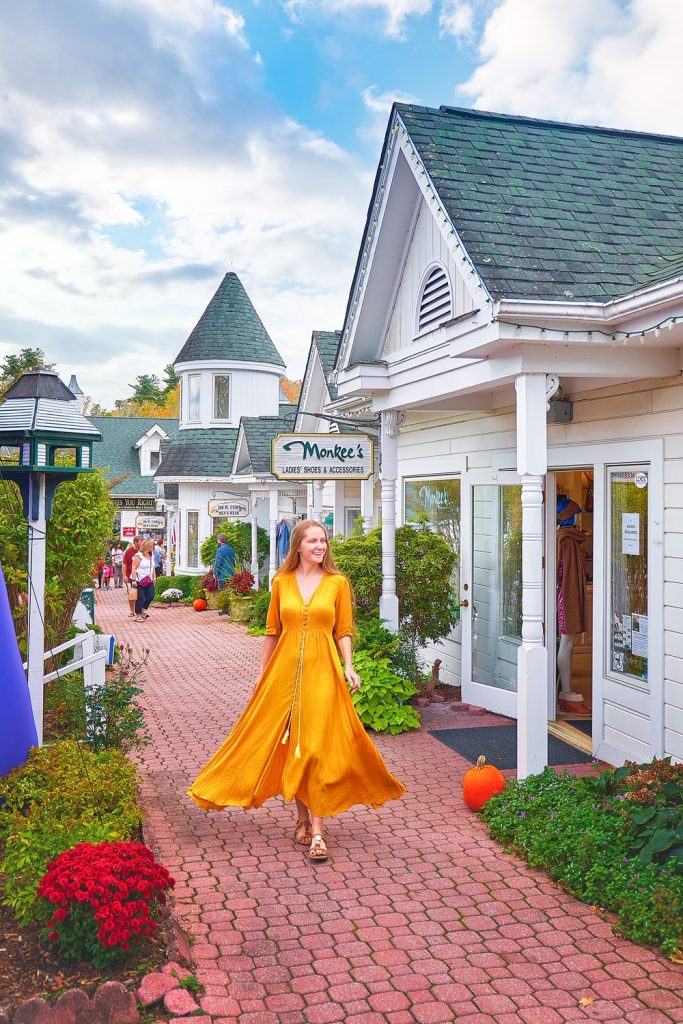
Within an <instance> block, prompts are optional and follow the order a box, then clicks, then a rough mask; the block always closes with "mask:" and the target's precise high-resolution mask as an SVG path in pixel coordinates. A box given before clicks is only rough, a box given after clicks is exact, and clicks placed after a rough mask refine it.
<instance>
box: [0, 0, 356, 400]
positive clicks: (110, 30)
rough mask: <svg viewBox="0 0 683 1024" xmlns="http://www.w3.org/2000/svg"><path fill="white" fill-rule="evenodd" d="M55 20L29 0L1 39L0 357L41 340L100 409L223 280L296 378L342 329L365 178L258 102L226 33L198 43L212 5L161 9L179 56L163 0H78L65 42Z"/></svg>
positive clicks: (176, 342) (177, 334)
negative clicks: (327, 331) (324, 336)
mask: <svg viewBox="0 0 683 1024" xmlns="http://www.w3.org/2000/svg"><path fill="white" fill-rule="evenodd" d="M57 6H58V5H55V7H52V5H48V7H47V8H46V7H45V6H44V5H43V4H42V3H41V2H40V0H24V2H23V3H22V5H18V6H17V7H16V8H14V11H13V17H11V18H10V17H9V16H7V17H6V19H5V20H6V22H7V21H9V30H10V31H9V32H8V33H7V34H6V35H5V37H4V39H5V42H3V41H2V40H0V97H1V96H2V95H3V94H4V95H5V97H6V102H4V103H3V102H2V100H0V108H1V109H0V113H1V114H2V122H3V132H2V133H1V134H0V182H2V183H3V184H2V185H0V219H1V220H2V222H3V242H2V254H3V268H4V270H3V275H4V276H3V296H2V299H0V358H2V357H3V356H4V355H6V354H8V353H9V352H12V351H16V350H17V349H18V348H19V347H26V346H39V347H41V348H43V349H44V351H45V353H46V355H47V356H48V358H49V359H50V360H52V361H56V362H57V364H58V369H59V370H60V371H61V372H62V375H63V376H65V377H66V379H67V380H68V376H69V375H70V374H71V373H72V372H76V373H77V374H78V378H79V383H80V384H81V387H82V388H83V390H84V391H86V392H87V393H90V394H92V395H93V397H94V398H95V400H96V401H100V402H104V403H111V402H112V401H113V400H114V399H115V398H117V397H121V396H123V395H125V394H126V393H127V387H126V386H127V384H128V383H132V381H133V380H134V379H135V377H136V376H137V375H138V374H139V373H143V372H148V371H149V370H150V368H154V369H157V370H158V369H159V368H162V367H163V366H164V365H165V364H166V363H168V362H170V361H171V360H172V359H173V358H174V357H175V356H176V354H177V352H178V351H179V349H180V348H181V346H182V344H183V343H184V341H185V339H186V338H187V336H188V334H189V332H190V331H191V330H192V328H193V327H194V325H195V323H196V322H197V320H198V319H199V316H200V315H201V313H202V311H203V309H204V307H205V306H206V304H207V303H208V301H209V299H210V298H211V296H212V294H213V292H214V291H215V289H216V287H217V286H218V284H219V282H220V280H221V278H222V276H223V274H224V273H225V272H226V271H227V270H229V269H234V270H235V271H236V272H237V273H238V274H239V276H240V277H241V279H242V281H243V283H244V285H245V287H246V288H247V291H248V292H249V294H250V296H251V297H252V300H253V302H254V304H255V306H256V309H257V310H258V312H259V314H260V315H261V317H262V319H263V321H264V323H265V324H266V326H267V327H268V329H269V331H270V332H271V335H272V337H273V340H274V341H275V344H276V345H277V346H278V348H279V349H280V351H281V353H282V355H283V357H284V359H285V361H286V362H287V364H288V369H289V370H290V372H291V373H292V374H294V375H297V374H301V372H302V370H303V365H304V359H305V355H306V352H307V349H308V344H309V341H310V334H311V331H312V330H313V329H314V328H319V327H321V328H335V327H340V326H341V322H342V317H343V313H344V308H345V302H346V295H347V291H348V287H349V284H350V280H349V279H347V278H346V277H345V276H344V274H343V272H342V273H340V267H341V268H344V267H348V277H349V278H350V274H351V271H352V267H353V263H354V259H355V254H356V249H357V245H358V240H359V238H358V236H359V233H360V229H361V226H362V223H363V217H364V212H365V207H366V205H367V200H368V195H369V193H370V189H371V185H372V180H371V175H370V173H369V172H366V171H365V170H364V168H362V167H361V166H360V165H359V163H358V162H357V161H356V160H355V159H354V158H353V157H351V156H350V155H349V154H348V153H347V152H345V151H344V150H343V149H342V148H341V147H339V146H338V145H337V144H335V143H334V142H333V141H332V140H330V139H329V138H327V137H325V136H324V135H322V134H320V133H316V132H312V131H310V130H308V129H306V128H305V127H303V126H302V125H300V124H299V123H297V122H295V121H293V120H292V119H291V118H288V117H286V116H285V115H284V114H283V113H282V111H281V110H279V109H278V108H276V107H275V106H274V105H273V104H272V103H271V101H269V100H267V99H264V98H263V96H262V94H261V92H260V91H259V87H258V85H259V83H258V75H259V73H260V72H259V71H258V69H256V68H255V67H254V60H253V57H252V55H251V53H250V52H249V50H248V49H247V48H246V47H245V45H244V42H243V40H242V39H241V38H238V35H239V33H232V34H231V33H230V32H226V31H223V32H222V33H221V34H220V36H219V35H218V34H216V33H213V34H212V33H211V32H207V31H206V28H207V25H208V26H209V27H210V25H211V24H214V25H215V24H216V22H215V21H212V20H211V19H215V17H216V14H215V11H214V8H215V7H217V6H218V5H216V4H212V3H209V2H208V0H196V2H190V0H185V2H181V0H177V2H175V3H171V4H169V3H168V2H167V0H164V4H163V7H164V11H165V13H164V14H163V17H165V18H166V28H165V29H164V31H168V32H170V29H169V28H168V25H169V24H170V16H171V15H173V17H174V18H176V22H177V24H178V35H179V37H180V36H182V48H181V49H182V52H180V49H178V48H176V47H175V46H173V45H171V44H170V43H169V44H168V45H167V44H166V43H165V42H164V43H163V44H160V42H159V39H160V38H161V36H160V34H159V33H160V28H159V25H160V22H161V19H162V14H161V13H160V14H159V17H158V18H157V17H156V14H157V9H160V5H159V4H158V3H157V0H139V2H135V3H133V2H132V0H126V2H124V0H107V2H102V3H94V2H93V0H82V2H81V3H78V2H76V0H74V2H73V3H72V4H71V5H70V7H69V8H68V10H69V11H70V12H72V13H74V12H75V17H76V19H77V24H78V30H77V31H74V28H75V24H72V23H70V22H69V19H68V18H66V17H63V14H64V9H63V8H62V7H61V6H59V9H57ZM193 19H195V21H196V26H197V27H196V29H195V28H193V26H194V25H195V21H193ZM152 22H154V23H153V24H152ZM181 26H182V30H181ZM241 31H242V30H241V29H240V32H241ZM29 36H30V38H31V43H32V45H31V47H29V46H28V45H27V44H26V39H27V38H29ZM200 58H201V59H200ZM202 61H208V62H211V61H213V62H214V63H217V62H222V64H223V65H224V67H225V69H226V70H227V73H225V74H223V76H222V77H221V76H214V77H213V79H212V81H211V83H210V87H209V84H208V79H204V78H203V77H202V75H201V71H197V70H196V69H198V68H200V65H201V63H202ZM64 68H68V69H69V73H68V74H64V72H63V69H64Z"/></svg>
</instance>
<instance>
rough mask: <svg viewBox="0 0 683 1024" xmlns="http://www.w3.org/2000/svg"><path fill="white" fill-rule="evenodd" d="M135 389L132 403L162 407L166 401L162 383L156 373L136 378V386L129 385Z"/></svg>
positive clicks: (144, 374)
mask: <svg viewBox="0 0 683 1024" xmlns="http://www.w3.org/2000/svg"><path fill="white" fill-rule="evenodd" d="M128 386H129V387H132V389H133V397H132V401H133V402H135V403H138V404H140V403H142V402H154V404H155V405H160V404H161V403H162V402H163V400H164V391H163V388H162V387H161V381H160V380H159V378H158V377H157V375H156V374H155V373H143V374H141V375H140V376H139V377H136V378H135V384H129V385H128Z"/></svg>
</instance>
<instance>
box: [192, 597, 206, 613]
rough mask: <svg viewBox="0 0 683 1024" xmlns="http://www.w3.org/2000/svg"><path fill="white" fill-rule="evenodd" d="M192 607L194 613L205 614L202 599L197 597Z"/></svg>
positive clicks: (204, 605)
mask: <svg viewBox="0 0 683 1024" xmlns="http://www.w3.org/2000/svg"><path fill="white" fill-rule="evenodd" d="M192 607H193V608H194V610H195V611H196V612H205V611H206V601H205V600H204V598H203V597H198V598H197V600H196V601H195V602H194V604H193V605H192Z"/></svg>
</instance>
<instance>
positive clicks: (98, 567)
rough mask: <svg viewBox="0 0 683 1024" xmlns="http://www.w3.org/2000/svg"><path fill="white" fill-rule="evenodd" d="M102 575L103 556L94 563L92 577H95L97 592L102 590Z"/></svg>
mask: <svg viewBox="0 0 683 1024" xmlns="http://www.w3.org/2000/svg"><path fill="white" fill-rule="evenodd" d="M103 573H104V555H100V557H99V558H98V559H97V561H96V562H95V572H94V575H95V576H97V589H98V590H101V589H102V576H103Z"/></svg>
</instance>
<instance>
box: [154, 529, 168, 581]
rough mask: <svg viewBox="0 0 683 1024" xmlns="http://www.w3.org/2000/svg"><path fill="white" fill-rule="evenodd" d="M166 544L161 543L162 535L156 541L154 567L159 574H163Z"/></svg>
mask: <svg viewBox="0 0 683 1024" xmlns="http://www.w3.org/2000/svg"><path fill="white" fill-rule="evenodd" d="M165 554H166V552H165V551H164V546H163V544H162V543H161V537H157V538H156V540H155V542H154V568H155V570H156V574H157V576H161V574H162V572H163V571H164V555H165Z"/></svg>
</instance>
